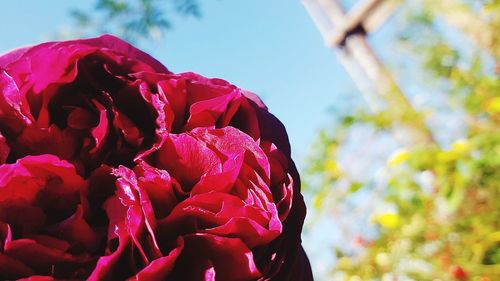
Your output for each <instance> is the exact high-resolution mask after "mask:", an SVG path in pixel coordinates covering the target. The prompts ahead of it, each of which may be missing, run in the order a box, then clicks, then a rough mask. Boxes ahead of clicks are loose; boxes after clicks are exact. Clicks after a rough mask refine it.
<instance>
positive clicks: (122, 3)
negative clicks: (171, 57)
mask: <svg viewBox="0 0 500 281" xmlns="http://www.w3.org/2000/svg"><path fill="white" fill-rule="evenodd" d="M175 15H182V16H192V17H200V16H201V12H200V9H199V4H198V0H167V1H160V0H96V4H95V9H94V10H93V11H85V10H81V9H74V10H72V11H71V16H72V18H73V19H74V21H75V26H76V27H75V28H74V30H71V32H70V34H69V36H70V37H73V36H76V37H82V36H95V35H96V34H99V33H112V34H115V35H118V36H120V37H122V38H124V39H126V40H128V41H131V42H136V41H138V40H141V39H145V40H151V39H159V38H160V37H162V36H163V33H164V32H165V31H166V30H167V29H169V28H171V26H172V18H173V17H174V16H175ZM57 36H59V37H65V34H58V35H57Z"/></svg>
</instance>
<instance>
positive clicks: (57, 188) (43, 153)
mask: <svg viewBox="0 0 500 281" xmlns="http://www.w3.org/2000/svg"><path fill="white" fill-rule="evenodd" d="M0 90H1V95H0V239H1V241H0V242H1V243H0V277H1V278H2V279H5V278H7V279H13V278H21V277H30V276H31V277H32V279H37V278H38V279H40V280H46V279H47V280H51V279H85V278H87V279H89V280H124V279H128V278H131V279H137V280H269V279H272V280H312V276H311V272H310V266H309V262H308V260H307V257H306V255H305V253H304V251H303V250H302V247H301V239H300V233H301V230H302V224H303V220H304V216H305V206H304V202H303V199H302V196H301V195H300V181H299V176H298V173H297V170H296V168H295V166H294V164H293V161H292V160H291V158H290V146H289V143H288V137H287V135H286V132H285V129H284V127H283V125H282V124H281V123H280V122H279V121H278V120H277V119H276V118H275V117H274V116H273V115H271V114H270V113H269V112H268V111H267V108H266V107H265V106H264V105H263V104H262V102H261V101H260V100H259V99H258V98H257V97H256V96H255V95H254V94H252V93H249V92H246V91H244V90H241V89H239V88H238V87H236V86H234V85H231V84H229V83H228V82H226V81H224V80H221V79H208V78H205V77H202V76H200V75H197V74H194V73H182V74H173V73H171V72H169V71H168V70H167V69H166V68H165V67H164V66H163V65H161V64H160V63H159V62H158V61H156V60H155V59H153V58H152V57H150V56H149V55H147V54H145V53H143V52H141V51H139V50H137V49H135V48H134V47H132V46H130V45H128V44H127V43H125V42H123V41H121V40H119V39H117V38H115V37H112V36H109V35H105V36H102V37H99V38H94V39H86V40H75V41H66V42H49V43H45V44H41V45H38V46H34V47H28V48H24V49H19V50H16V51H13V52H11V53H8V54H6V55H3V56H0Z"/></svg>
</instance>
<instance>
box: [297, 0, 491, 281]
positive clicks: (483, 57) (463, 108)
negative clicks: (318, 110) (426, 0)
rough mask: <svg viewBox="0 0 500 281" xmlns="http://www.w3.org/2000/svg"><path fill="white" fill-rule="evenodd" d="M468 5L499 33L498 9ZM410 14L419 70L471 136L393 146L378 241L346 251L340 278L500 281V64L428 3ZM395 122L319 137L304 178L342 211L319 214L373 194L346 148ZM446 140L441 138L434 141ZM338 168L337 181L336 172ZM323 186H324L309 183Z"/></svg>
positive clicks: (373, 121)
mask: <svg viewBox="0 0 500 281" xmlns="http://www.w3.org/2000/svg"><path fill="white" fill-rule="evenodd" d="M469 2H475V4H474V5H476V6H477V5H479V4H480V9H481V10H487V11H488V13H490V14H492V16H491V17H492V19H491V20H490V21H488V22H487V24H488V26H489V27H491V28H493V29H495V28H497V27H498V26H499V25H497V22H498V20H497V18H498V15H500V3H499V2H500V1H469ZM478 3H479V4H478ZM405 5H406V4H405ZM406 9H407V12H408V16H407V19H408V20H407V23H406V26H405V27H404V29H402V31H401V34H400V37H399V39H400V43H402V44H403V46H406V47H407V50H408V53H409V55H410V56H411V57H412V58H413V59H415V60H417V61H418V62H419V63H420V67H421V68H422V71H423V74H422V75H424V76H425V79H426V81H429V85H431V86H432V87H433V89H436V90H440V91H445V92H446V93H447V96H446V97H447V99H448V101H449V103H451V104H453V105H454V106H455V107H456V108H458V109H459V110H460V112H461V115H462V117H463V119H464V120H466V122H467V134H466V137H465V138H463V139H457V140H454V141H453V142H452V143H451V144H448V145H447V144H445V145H442V146H440V145H438V144H428V145H419V146H412V147H406V148H404V149H402V148H395V149H396V150H395V151H394V153H393V154H392V156H391V157H389V159H387V161H386V166H385V167H383V168H381V170H382V171H383V172H384V174H385V175H386V181H385V188H383V190H381V191H380V192H381V197H382V198H383V200H381V201H380V202H378V205H380V206H382V207H384V206H385V207H386V208H379V209H382V210H386V211H382V212H381V211H376V208H372V212H373V213H372V214H371V219H370V221H371V227H372V228H375V229H376V233H377V234H376V235H375V236H372V237H370V236H367V235H365V233H359V237H362V238H363V239H360V241H361V242H359V243H358V244H361V247H362V251H359V252H356V253H353V252H352V251H347V250H346V249H345V247H344V245H339V246H338V247H337V249H335V253H336V256H337V257H338V260H337V264H336V266H335V268H334V269H332V274H334V275H335V276H336V277H339V276H340V278H341V279H342V280H478V281H488V280H500V220H499V218H500V200H499V198H500V77H499V71H498V68H499V67H498V64H497V62H496V61H495V59H494V56H493V55H490V54H488V52H485V50H484V49H481V48H476V47H474V46H473V47H470V46H465V45H461V44H456V42H452V41H453V40H451V41H450V40H449V38H446V36H444V35H445V33H446V32H449V30H447V28H449V27H443V26H442V23H441V24H440V23H439V19H438V18H436V16H435V14H434V13H433V12H431V11H430V10H429V9H427V6H426V5H424V4H422V3H421V2H420V4H419V5H418V6H417V8H415V7H413V6H410V5H407V6H406ZM470 9H473V8H472V7H471V8H470ZM474 9H476V8H474ZM497 30H498V29H497ZM422 34H425V36H422ZM497 39H498V38H495V40H496V41H494V42H497V43H496V45H495V44H493V45H491V46H489V48H490V49H489V50H493V51H492V52H493V53H497V50H500V44H498V42H500V40H497ZM429 85H426V86H429ZM424 110H425V109H424ZM393 120H394V115H391V113H390V112H382V113H377V114H370V113H367V112H366V111H357V112H356V113H355V114H353V115H349V116H345V117H343V118H341V122H339V124H340V125H339V126H337V127H336V128H334V129H331V130H329V133H328V134H327V133H325V132H323V133H322V134H321V136H320V138H319V139H318V142H317V143H316V144H315V145H314V146H313V148H314V151H313V153H312V155H311V158H310V160H309V163H310V169H309V170H308V171H307V174H306V175H305V180H304V181H305V182H309V183H308V185H306V188H307V191H306V192H309V191H310V192H311V193H312V194H315V195H316V197H320V198H321V201H326V200H328V202H334V203H335V204H333V205H328V206H327V205H325V204H318V205H315V207H316V208H319V210H318V211H323V212H316V213H328V212H332V211H335V210H337V209H339V208H341V207H342V206H344V205H345V204H346V202H352V197H353V195H355V194H356V193H359V192H370V188H371V187H370V186H372V185H373V182H374V181H376V180H375V179H373V178H370V179H368V180H365V181H363V182H359V181H356V180H355V179H352V178H349V177H348V176H347V175H348V174H349V173H347V172H346V171H347V170H349V169H350V168H351V167H343V166H342V165H340V164H339V163H340V162H339V161H338V157H339V152H340V151H342V149H344V147H345V146H347V144H346V137H345V136H346V135H347V134H348V132H349V130H350V129H351V128H353V127H354V126H356V125H357V124H363V125H365V126H371V127H373V128H375V129H377V130H383V131H387V130H390V126H389V124H391V123H392V122H393ZM450 122H451V121H450ZM447 133H448V132H447V131H446V130H444V131H434V132H433V134H434V136H439V135H440V134H447ZM372 149H377V148H376V147H373V148H372ZM331 167H335V169H334V170H335V171H336V172H335V173H331V172H330V170H331ZM332 175H334V176H332ZM318 178H320V179H321V180H319V181H318V180H311V181H309V179H318ZM345 181H347V182H348V183H349V187H348V188H347V189H346V190H347V192H345V193H339V192H334V191H332V190H335V189H338V188H339V187H338V183H339V182H345ZM325 196H337V198H335V199H333V200H332V199H328V197H325ZM358 203H360V204H366V202H358ZM325 210H328V211H325ZM350 223H351V222H350ZM339 227H343V226H339ZM350 238H351V237H345V238H344V239H346V240H348V239H350Z"/></svg>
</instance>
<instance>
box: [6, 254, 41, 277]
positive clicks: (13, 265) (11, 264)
mask: <svg viewBox="0 0 500 281" xmlns="http://www.w3.org/2000/svg"><path fill="white" fill-rule="evenodd" d="M33 273H34V272H33V270H32V269H31V268H29V267H28V266H27V265H26V264H24V263H22V262H20V261H18V260H17V259H15V258H12V257H9V256H7V255H4V254H3V253H0V278H2V279H5V280H9V279H10V280H11V279H17V278H21V277H25V276H30V275H33Z"/></svg>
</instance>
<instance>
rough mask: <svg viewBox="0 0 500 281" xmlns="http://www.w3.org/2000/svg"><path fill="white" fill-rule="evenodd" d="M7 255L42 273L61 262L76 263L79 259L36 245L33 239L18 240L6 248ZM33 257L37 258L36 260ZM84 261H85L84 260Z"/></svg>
mask: <svg viewBox="0 0 500 281" xmlns="http://www.w3.org/2000/svg"><path fill="white" fill-rule="evenodd" d="M4 253H5V255H8V256H9V257H12V258H14V259H16V260H18V261H20V262H23V263H24V264H26V265H28V266H29V267H31V268H33V269H35V270H37V271H42V272H50V270H51V267H52V265H54V264H58V263H61V262H76V261H78V260H79V259H78V258H76V257H73V256H72V255H70V254H68V253H65V252H63V251H60V250H58V249H55V248H49V247H47V246H44V245H41V244H38V243H36V242H35V241H34V240H31V239H18V240H13V241H12V242H11V243H9V245H8V247H5V252H4ZM33 257H37V258H36V259H34V258H33ZM82 261H83V260H82Z"/></svg>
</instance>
